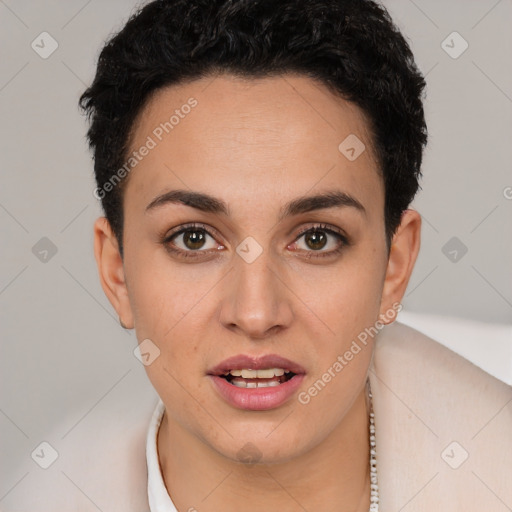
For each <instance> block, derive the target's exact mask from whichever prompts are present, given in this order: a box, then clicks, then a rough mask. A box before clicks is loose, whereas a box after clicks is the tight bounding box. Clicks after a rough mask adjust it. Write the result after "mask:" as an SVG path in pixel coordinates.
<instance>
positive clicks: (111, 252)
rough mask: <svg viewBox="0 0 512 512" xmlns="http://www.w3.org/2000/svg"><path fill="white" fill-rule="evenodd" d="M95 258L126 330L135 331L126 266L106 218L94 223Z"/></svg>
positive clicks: (102, 279) (108, 296)
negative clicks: (125, 272) (127, 285)
mask: <svg viewBox="0 0 512 512" xmlns="http://www.w3.org/2000/svg"><path fill="white" fill-rule="evenodd" d="M94 257H95V258H96V264H97V266H98V273H99V276H100V282H101V287H102V288H103V291H104V292H105V295H106V296H107V298H108V300H109V301H110V303H111V304H112V306H113V307H114V309H115V310H116V312H117V315H118V316H119V322H120V323H122V325H123V327H125V328H126V329H133V314H132V309H131V306H130V301H129V300H128V289H127V287H126V280H125V275H124V265H123V260H122V258H121V254H120V252H119V246H118V243H117V239H116V237H115V235H114V232H113V231H112V228H111V227H110V224H109V222H108V220H107V219H106V218H105V217H100V218H98V219H97V220H96V222H95V223H94Z"/></svg>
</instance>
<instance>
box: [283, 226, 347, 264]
mask: <svg viewBox="0 0 512 512" xmlns="http://www.w3.org/2000/svg"><path fill="white" fill-rule="evenodd" d="M301 238H303V239H304V240H303V243H299V240H300V239H301ZM330 239H331V240H330ZM333 239H334V240H333ZM346 245H349V242H348V239H347V237H346V236H345V235H344V234H343V233H341V232H338V231H335V230H334V229H331V228H329V227H328V226H326V225H325V224H319V225H316V226H312V227H309V228H307V229H305V230H303V231H302V232H301V233H300V234H299V235H298V237H297V238H296V239H295V242H294V243H293V244H292V246H295V247H294V248H298V249H300V250H304V251H306V252H308V253H309V254H308V256H307V257H308V258H311V257H325V256H333V255H335V254H338V253H340V252H341V251H342V249H343V248H344V247H345V246H346ZM326 247H327V250H323V249H325V248H326ZM329 248H330V250H329ZM315 253H319V254H315Z"/></svg>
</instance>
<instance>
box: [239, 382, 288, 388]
mask: <svg viewBox="0 0 512 512" xmlns="http://www.w3.org/2000/svg"><path fill="white" fill-rule="evenodd" d="M231 384H233V385H234V386H236V387H238V388H272V387H275V386H280V385H281V384H280V383H279V382H277V380H273V381H271V382H244V381H243V380H240V381H239V380H235V381H233V382H232V383H231Z"/></svg>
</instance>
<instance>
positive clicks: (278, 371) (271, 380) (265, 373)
mask: <svg viewBox="0 0 512 512" xmlns="http://www.w3.org/2000/svg"><path fill="white" fill-rule="evenodd" d="M295 375H296V374H295V373H293V372H292V371H290V370H284V369H282V368H268V369H266V370H250V369H247V370H245V369H244V370H231V371H229V372H226V373H224V374H223V375H219V377H222V378H224V379H225V380H227V381H228V382H229V383H230V384H231V385H233V386H236V387H239V388H268V387H276V386H279V385H281V384H283V383H284V382H286V381H288V380H290V379H292V378H293V377H295Z"/></svg>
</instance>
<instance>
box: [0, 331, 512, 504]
mask: <svg viewBox="0 0 512 512" xmlns="http://www.w3.org/2000/svg"><path fill="white" fill-rule="evenodd" d="M485 343H486V339H482V344H485ZM140 371H141V374H140V375H137V374H136V372H131V373H130V374H129V375H128V376H127V377H126V378H125V379H124V380H123V381H122V382H121V383H120V384H119V386H117V387H115V388H114V389H113V390H112V392H111V393H109V394H108V395H106V396H105V398H104V399H103V400H102V401H100V402H99V403H98V405H97V406H95V407H94V408H93V409H92V410H91V411H90V413H88V414H87V415H86V416H84V410H85V411H87V408H85V407H84V406H83V404H80V403H79V402H78V405H77V408H76V409H75V410H70V411H68V416H67V417H66V418H64V420H63V421H62V422H61V423H57V424H56V425H55V427H54V430H53V432H49V433H48V435H47V436H45V439H32V438H30V439H28V440H27V442H26V447H25V449H24V451H23V453H20V456H19V463H18V464H14V465H11V466H10V467H9V468H8V472H7V471H6V472H4V475H5V476H4V477H3V480H4V482H0V484H3V486H4V489H5V490H4V496H3V498H1V497H0V498H1V499H0V510H2V511H3V512H27V511H30V512H55V511H61V510H62V511H69V512H98V510H101V511H103V512H148V510H149V503H148V500H149V499H151V500H153V504H152V505H151V512H176V507H175V506H174V505H173V504H172V501H170V499H167V501H166V498H169V496H168V494H167V491H165V492H164V489H165V486H164V484H163V479H162V476H161V475H160V477H159V478H160V480H158V475H159V469H158V471H156V470H155V468H156V464H157V460H158V459H157V456H156V453H157V452H156V428H157V423H158V419H159V418H161V414H160V412H161V411H162V409H161V406H160V407H157V404H159V397H158V395H156V394H155V391H154V389H153V388H152V387H151V385H150V384H149V383H148V382H147V378H146V375H143V374H142V372H143V370H142V369H141V370H140ZM369 377H370V383H371V389H372V394H373V409H374V412H375V428H376V438H377V439H376V440H377V470H378V478H379V494H380V507H379V510H380V512H397V511H399V510H402V511H403V512H409V511H414V512H432V511H435V512H454V511H459V510H464V512H482V511H485V512H487V511H493V512H498V511H501V510H503V511H505V510H512V435H511V432H512V387H511V386H508V385H507V384H505V383H503V382H501V381H499V380H498V379H496V378H494V377H492V376H491V375H489V374H487V373H485V372H484V371H483V370H481V369H480V368H478V367H476V366H475V365H473V364H471V363H470V362H469V361H467V360H466V359H464V358H463V357H461V356H459V355H458V354H456V353H454V352H452V351H451V350H449V349H448V348H446V347H444V346H442V345H440V344H439V343H436V342H435V341H433V340H432V339H430V338H429V337H427V336H425V335H424V334H422V333H420V332H418V331H417V330H415V329H413V328H411V327H408V326H406V325H404V324H401V323H400V322H398V321H395V322H394V323H393V324H391V325H388V326H386V327H385V328H384V329H383V330H382V331H381V332H380V333H379V335H378V339H377V340H376V344H375V351H374V355H373V359H372V363H371V365H370V371H369ZM78 406H80V407H78ZM88 407H90V405H88ZM155 408H156V409H155ZM81 417H83V419H82V420H81V421H80V422H79V423H78V424H76V421H77V419H79V418H81ZM153 419H154V420H155V421H152V420H153ZM75 424H76V426H75V427H73V425H75ZM148 425H149V426H150V430H149V431H148ZM71 427H73V428H72V430H71V431H70V428H71ZM151 428H153V430H152V431H151ZM148 439H150V440H151V442H150V444H149V458H148V450H147V448H148V443H147V442H148ZM43 440H44V441H47V442H48V443H49V444H50V445H51V446H52V447H53V448H54V449H55V450H56V451H57V452H58V454H59V457H58V459H57V460H56V461H55V463H54V464H52V465H51V466H50V467H49V468H48V469H42V468H40V467H39V466H38V465H37V464H36V463H35V462H34V460H33V459H32V458H31V457H30V453H31V452H32V451H33V450H34V449H35V448H36V446H37V444H38V443H39V442H40V441H43ZM153 443H154V444H153ZM152 447H153V448H154V451H153V452H151V449H152ZM151 453H153V454H152V455H151ZM171 456H172V455H171ZM0 465H1V461H0ZM158 468H159V466H158ZM148 469H149V475H148ZM148 476H149V480H150V489H151V496H152V497H151V498H150V496H148ZM159 482H160V483H159ZM5 493H7V494H5ZM158 507H160V508H158ZM241 511H242V512H243V508H241Z"/></svg>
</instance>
